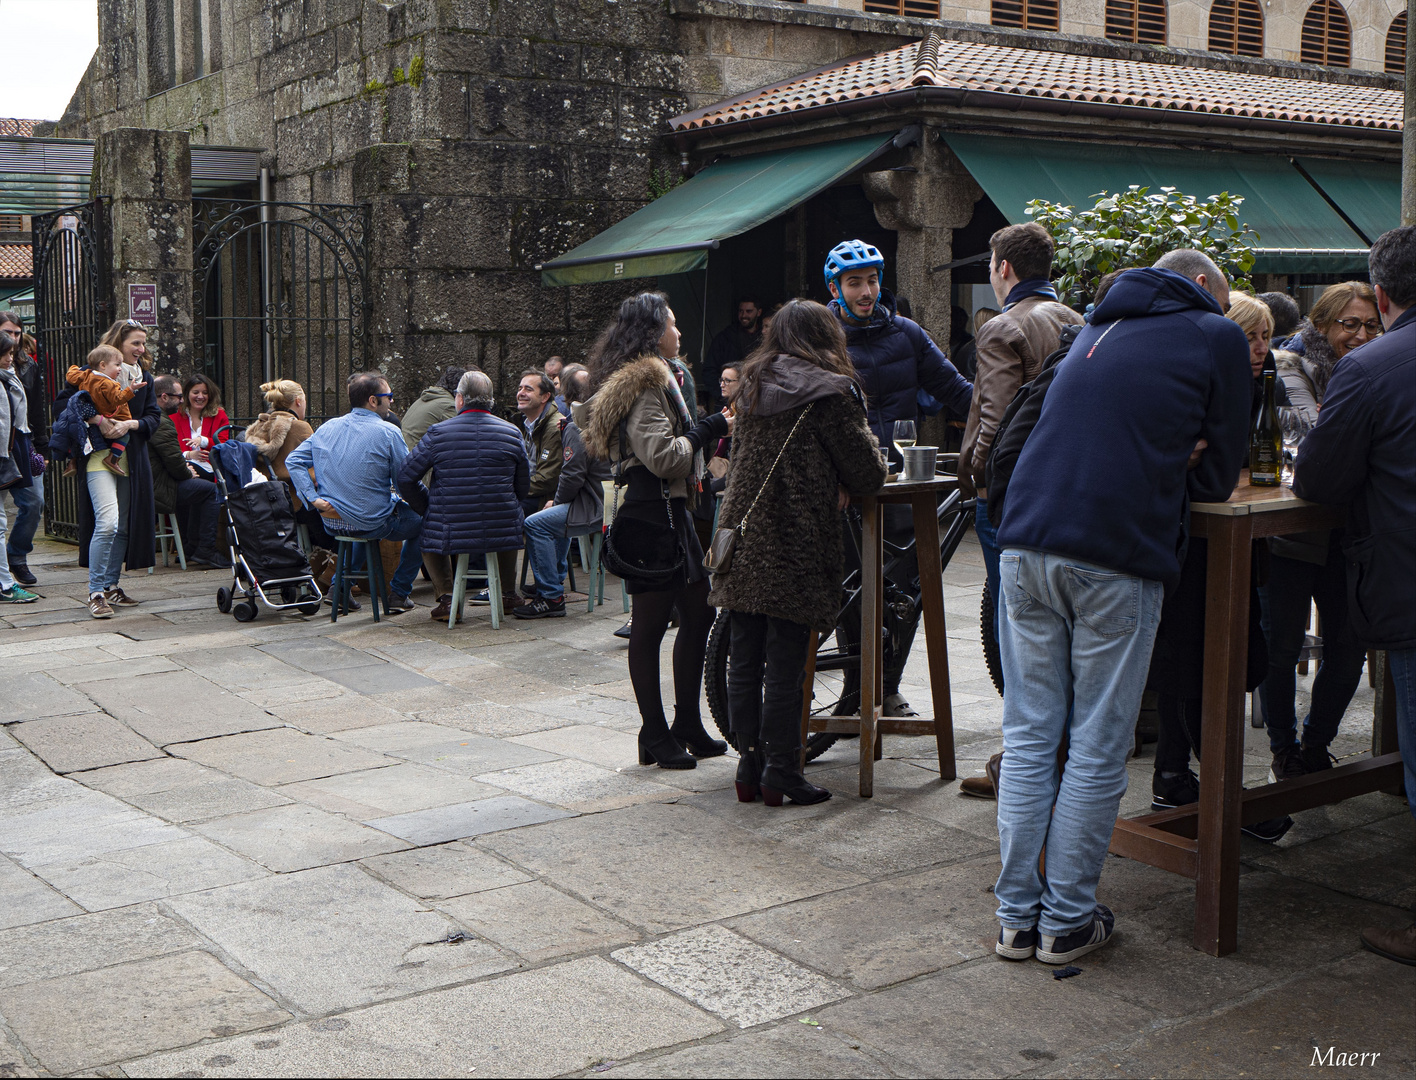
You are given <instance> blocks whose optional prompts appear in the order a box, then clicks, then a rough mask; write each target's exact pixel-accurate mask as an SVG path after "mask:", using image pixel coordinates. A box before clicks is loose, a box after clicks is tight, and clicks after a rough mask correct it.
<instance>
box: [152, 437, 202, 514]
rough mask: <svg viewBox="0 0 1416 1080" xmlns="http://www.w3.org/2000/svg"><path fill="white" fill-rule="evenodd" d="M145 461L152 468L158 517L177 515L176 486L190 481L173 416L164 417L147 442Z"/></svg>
mask: <svg viewBox="0 0 1416 1080" xmlns="http://www.w3.org/2000/svg"><path fill="white" fill-rule="evenodd" d="M148 462H149V464H150V466H151V468H152V501H153V504H154V505H155V506H156V507H157V512H158V513H159V514H175V513H176V512H177V485H178V484H180V483H181V482H182V481H183V480H190V479H191V478H192V474H191V473H190V472H189V471H188V470H187V459H186V458H184V457H183V456H182V440H181V439H180V438H179V437H178V435H177V425H176V424H174V423H173V422H172V417H170V416H164V417H163V418H162V420H161V422H159V423H158V425H157V430H156V431H154V432H153V433H152V438H151V439H149V440H148Z"/></svg>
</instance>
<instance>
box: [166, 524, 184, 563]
mask: <svg viewBox="0 0 1416 1080" xmlns="http://www.w3.org/2000/svg"><path fill="white" fill-rule="evenodd" d="M167 521H168V524H169V526H170V527H171V529H172V543H173V544H174V545H175V546H176V548H177V563H178V565H179V566H181V567H182V569H183V570H185V569H187V553H186V552H185V551H183V550H182V530H181V529H179V528H178V527H177V515H176V514H168V515H167ZM162 565H163V566H166V565H167V548H166V547H164V548H163V549H162Z"/></svg>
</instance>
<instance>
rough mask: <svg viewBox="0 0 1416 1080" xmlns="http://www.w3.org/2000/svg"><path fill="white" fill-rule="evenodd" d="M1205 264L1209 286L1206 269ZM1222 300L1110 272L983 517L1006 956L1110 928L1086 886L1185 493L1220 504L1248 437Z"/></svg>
mask: <svg viewBox="0 0 1416 1080" xmlns="http://www.w3.org/2000/svg"><path fill="white" fill-rule="evenodd" d="M1193 254H1195V255H1196V256H1197V257H1198V258H1200V259H1203V258H1204V256H1202V255H1199V253H1193ZM1192 261H1193V260H1192ZM1206 261H1208V260H1206ZM1206 277H1207V280H1206V282H1205V285H1206V287H1207V288H1209V289H1210V290H1211V291H1212V292H1214V293H1218V294H1220V295H1221V296H1222V297H1224V298H1227V294H1228V286H1227V284H1226V283H1225V282H1224V277H1223V274H1222V273H1221V272H1220V271H1219V269H1218V268H1217V267H1214V265H1213V263H1209V264H1208V267H1207V268H1206ZM1222 311H1223V308H1222V306H1221V302H1220V301H1219V300H1217V299H1216V297H1215V296H1213V295H1211V292H1207V291H1206V288H1202V287H1201V286H1200V285H1199V284H1197V283H1196V282H1195V281H1193V280H1191V279H1190V278H1188V277H1185V276H1182V275H1181V274H1178V273H1175V272H1174V271H1172V270H1157V269H1143V270H1129V271H1127V272H1125V273H1123V274H1122V275H1121V276H1120V277H1119V278H1118V279H1117V280H1116V282H1115V284H1113V285H1112V287H1111V289H1110V291H1109V292H1107V293H1106V295H1105V296H1104V297H1103V299H1102V302H1101V303H1100V304H1099V305H1097V308H1096V310H1095V311H1094V312H1093V314H1092V321H1091V324H1090V325H1089V326H1087V327H1086V328H1084V329H1083V330H1082V332H1081V333H1080V334H1079V335H1078V337H1077V340H1076V342H1075V343H1074V344H1073V346H1072V348H1071V351H1070V352H1069V353H1068V354H1067V356H1066V357H1065V358H1064V359H1063V360H1062V361H1061V363H1060V365H1059V368H1058V371H1057V375H1056V378H1055V380H1054V381H1053V383H1052V385H1051V387H1050V388H1049V390H1048V392H1047V397H1046V400H1045V401H1044V403H1043V407H1042V412H1041V415H1040V416H1039V417H1038V421H1037V425H1036V427H1034V428H1033V431H1032V433H1031V434H1030V435H1029V436H1028V440H1027V442H1026V443H1025V444H1024V446H1023V449H1022V452H1021V454H1020V455H1019V457H1018V463H1017V466H1016V468H1015V470H1014V472H1013V477H1012V481H1011V483H1010V485H1009V488H1008V499H1007V501H1006V502H1005V503H1004V508H1003V523H1002V525H1001V527H1000V528H999V530H998V542H999V546H1000V548H1001V549H1002V558H1001V562H1000V577H1001V581H1002V593H1003V611H1002V635H1001V642H1000V644H1001V649H1002V657H1003V677H1004V682H1005V683H1006V685H1007V687H1008V693H1007V694H1006V695H1005V696H1004V699H1003V742H1004V747H1005V752H1004V754H1003V764H1002V775H1001V778H1000V783H999V789H1000V790H999V794H998V833H999V838H1000V840H1001V844H1002V856H1003V871H1002V873H1001V874H1000V876H999V878H998V883H997V885H996V886H995V888H994V893H995V895H996V896H997V897H998V918H999V922H1000V923H1001V924H1002V929H1001V931H1000V933H999V938H998V945H997V952H998V954H999V955H1000V956H1003V957H1005V958H1007V959H1014V960H1018V959H1025V958H1027V957H1031V956H1034V955H1036V956H1037V958H1038V959H1039V960H1042V961H1044V962H1046V963H1054V964H1065V963H1068V962H1070V961H1071V960H1072V959H1074V958H1075V957H1078V956H1081V955H1082V954H1083V953H1087V952H1090V951H1092V950H1093V949H1096V948H1100V947H1101V946H1102V945H1104V944H1106V942H1107V941H1108V940H1109V939H1110V936H1111V932H1112V927H1113V925H1114V920H1113V917H1112V914H1111V912H1110V911H1109V910H1108V909H1107V908H1106V907H1104V906H1103V905H1100V904H1098V903H1097V902H1096V887H1097V881H1098V880H1099V878H1100V877H1101V867H1102V863H1103V861H1104V859H1105V858H1106V849H1107V845H1108V843H1109V842H1110V839H1111V831H1112V826H1113V825H1114V824H1115V821H1116V812H1117V809H1118V807H1119V806H1120V803H1121V796H1122V794H1123V793H1124V792H1125V790H1126V757H1127V755H1128V754H1129V752H1130V750H1131V748H1132V745H1133V740H1134V730H1135V724H1136V715H1137V713H1138V711H1139V710H1140V704H1141V693H1142V691H1143V689H1144V688H1145V683H1146V673H1147V669H1148V668H1149V666H1150V657H1151V648H1152V646H1153V645H1154V644H1155V633H1156V627H1157V626H1158V625H1159V623H1160V609H1161V600H1162V596H1163V592H1164V589H1165V587H1166V586H1167V585H1168V584H1170V583H1173V582H1174V581H1176V580H1177V579H1178V578H1179V575H1180V564H1181V558H1182V555H1183V548H1184V545H1185V541H1186V532H1185V522H1186V501H1187V499H1194V500H1196V501H1208V502H1215V501H1223V500H1225V499H1227V498H1228V497H1229V494H1230V492H1231V491H1233V490H1234V484H1235V482H1236V481H1237V480H1238V478H1239V469H1240V466H1241V465H1242V464H1243V461H1244V456H1245V452H1246V450H1247V447H1248V433H1249V399H1250V395H1251V386H1250V384H1251V381H1252V376H1251V373H1250V370H1249V353H1248V342H1247V340H1246V339H1245V337H1244V332H1243V331H1242V330H1240V329H1239V327H1238V325H1237V324H1235V323H1232V322H1230V321H1229V320H1228V319H1226V318H1225V317H1224V315H1223V314H1222ZM1064 736H1065V737H1067V738H1068V739H1069V742H1070V745H1069V749H1068V757H1067V767H1066V770H1065V772H1063V773H1062V776H1061V781H1060V783H1059V780H1058V769H1057V749H1058V746H1059V745H1060V744H1061V741H1062V739H1063V738H1064ZM1044 846H1046V848H1047V876H1046V878H1045V879H1044V878H1043V877H1042V876H1041V875H1040V874H1039V872H1038V856H1039V854H1040V853H1041V851H1042V849H1043V847H1044Z"/></svg>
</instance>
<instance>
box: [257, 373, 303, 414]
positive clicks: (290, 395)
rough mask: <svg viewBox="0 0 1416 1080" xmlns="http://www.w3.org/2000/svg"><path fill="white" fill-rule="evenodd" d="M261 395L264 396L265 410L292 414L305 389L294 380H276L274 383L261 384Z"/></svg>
mask: <svg viewBox="0 0 1416 1080" xmlns="http://www.w3.org/2000/svg"><path fill="white" fill-rule="evenodd" d="M261 393H263V394H265V403H266V407H267V408H270V409H284V410H285V411H286V412H293V411H294V409H295V402H297V401H299V400H300V399H301V398H302V397H304V396H305V388H304V387H303V386H301V385H300V384H299V383H297V382H296V381H295V380H294V379H276V380H275V382H268V383H261Z"/></svg>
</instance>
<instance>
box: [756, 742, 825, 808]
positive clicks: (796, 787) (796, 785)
mask: <svg viewBox="0 0 1416 1080" xmlns="http://www.w3.org/2000/svg"><path fill="white" fill-rule="evenodd" d="M766 755H767V765H766V767H765V768H764V769H763V770H762V801H763V802H764V803H766V804H767V805H768V806H781V805H782V798H783V796H785V797H786V798H788V799H791V801H792V802H794V803H796V804H797V805H799V806H810V805H811V804H812V803H819V802H825V801H826V800H827V799H829V798H830V797H831V793H830V792H829V791H827V790H826V789H825V788H819V787H817V786H816V785H815V784H813V783H811V782H810V781H809V780H807V778H806V777H805V776H803V775H802V774H801V766H800V765H799V764H798V762H800V760H801V748H800V747H796V746H792V747H779V746H769V747H767V748H766Z"/></svg>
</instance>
